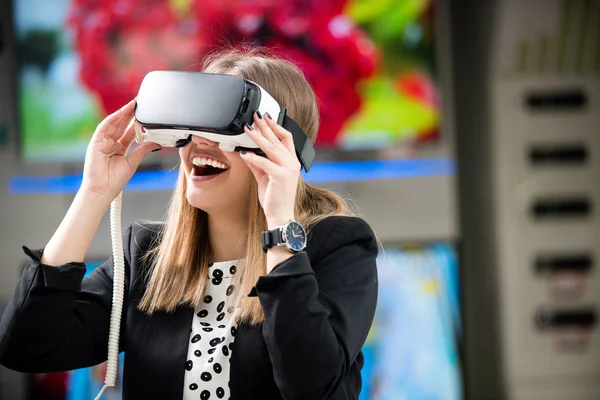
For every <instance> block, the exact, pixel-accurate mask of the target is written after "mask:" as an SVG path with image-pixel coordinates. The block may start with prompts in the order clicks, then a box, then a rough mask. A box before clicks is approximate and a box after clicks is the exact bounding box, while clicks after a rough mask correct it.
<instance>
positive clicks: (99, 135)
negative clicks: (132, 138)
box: [94, 100, 135, 141]
mask: <svg viewBox="0 0 600 400" xmlns="http://www.w3.org/2000/svg"><path fill="white" fill-rule="evenodd" d="M134 110H135V101H134V100H131V101H130V102H129V103H127V104H126V105H124V106H123V107H121V108H120V109H118V110H117V111H115V112H114V113H112V114H110V115H109V116H108V117H106V118H104V119H103V120H102V122H100V124H98V127H97V128H96V132H95V133H94V136H95V139H96V140H97V141H102V140H103V139H104V138H110V139H113V140H115V141H116V140H118V139H119V138H120V137H121V135H122V128H123V127H124V124H123V123H124V122H125V123H127V122H128V121H129V119H130V118H131V117H132V116H133V111H134Z"/></svg>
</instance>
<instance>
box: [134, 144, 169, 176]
mask: <svg viewBox="0 0 600 400" xmlns="http://www.w3.org/2000/svg"><path fill="white" fill-rule="evenodd" d="M161 148H162V147H161V146H160V145H158V144H156V143H152V142H146V143H144V144H142V145H140V146H138V147H137V148H136V149H135V150H133V151H132V152H131V154H130V155H129V157H127V161H129V165H130V166H131V168H132V169H133V170H134V171H135V170H136V169H137V168H138V167H139V166H140V164H141V163H142V161H143V160H144V158H146V156H147V155H148V154H150V153H151V152H152V151H153V150H156V149H161Z"/></svg>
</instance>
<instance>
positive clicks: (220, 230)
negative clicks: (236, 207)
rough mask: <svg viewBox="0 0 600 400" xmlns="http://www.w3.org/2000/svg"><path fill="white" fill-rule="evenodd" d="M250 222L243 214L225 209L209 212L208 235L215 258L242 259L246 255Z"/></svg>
mask: <svg viewBox="0 0 600 400" xmlns="http://www.w3.org/2000/svg"><path fill="white" fill-rule="evenodd" d="M247 230H248V223H247V222H246V218H244V217H243V216H242V215H237V214H235V213H231V212H227V211H224V212H222V213H218V214H217V213H211V214H208V237H209V240H210V245H211V248H212V251H213V255H214V257H215V259H214V260H213V261H214V262H219V261H233V260H240V259H242V258H243V257H244V250H245V236H246V235H247V233H246V232H247Z"/></svg>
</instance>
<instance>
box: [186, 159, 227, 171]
mask: <svg viewBox="0 0 600 400" xmlns="http://www.w3.org/2000/svg"><path fill="white" fill-rule="evenodd" d="M192 164H194V165H195V166H196V167H206V166H207V165H210V166H211V167H215V168H220V169H227V165H225V164H223V163H222V162H219V161H217V160H213V159H211V158H207V157H194V158H193V159H192Z"/></svg>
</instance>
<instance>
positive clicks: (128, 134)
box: [118, 118, 135, 149]
mask: <svg viewBox="0 0 600 400" xmlns="http://www.w3.org/2000/svg"><path fill="white" fill-rule="evenodd" d="M133 139H135V119H134V118H132V119H131V120H130V121H129V125H127V129H125V133H123V136H121V138H120V139H119V140H118V142H119V143H121V145H122V146H123V147H124V148H125V149H128V148H129V146H131V143H133Z"/></svg>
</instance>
